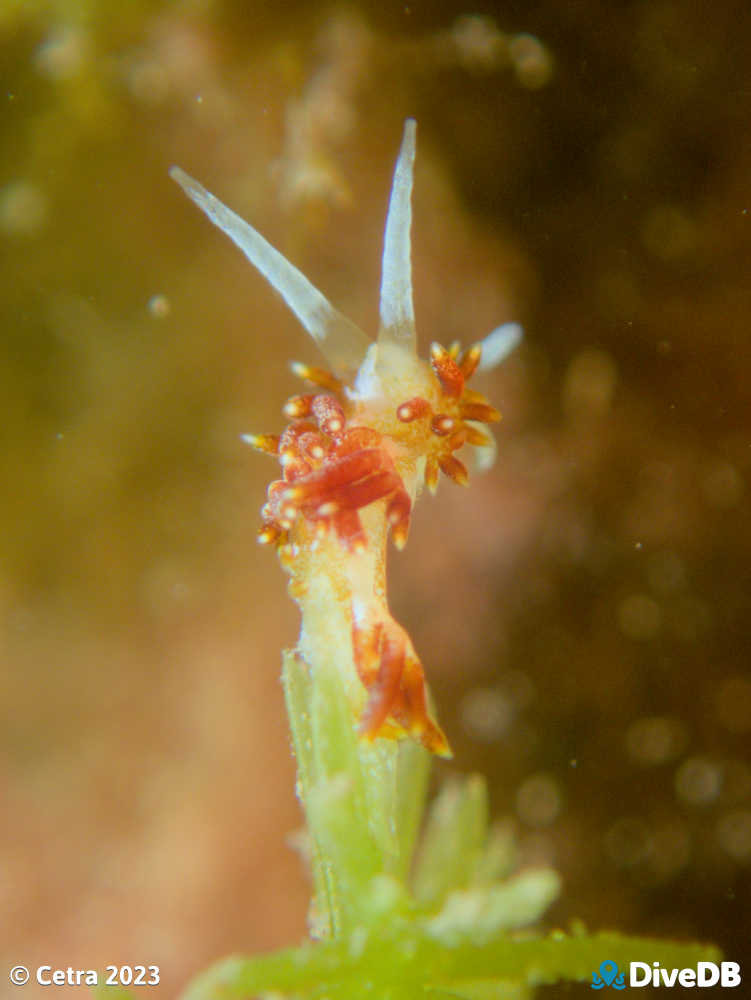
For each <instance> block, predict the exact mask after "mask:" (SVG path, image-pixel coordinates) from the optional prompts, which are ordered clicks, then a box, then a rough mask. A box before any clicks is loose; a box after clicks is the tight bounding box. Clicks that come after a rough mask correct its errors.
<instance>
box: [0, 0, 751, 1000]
mask: <svg viewBox="0 0 751 1000" xmlns="http://www.w3.org/2000/svg"><path fill="white" fill-rule="evenodd" d="M749 51H751V8H749V7H748V5H747V4H744V3H742V2H731V0H718V2H714V3H712V4H709V3H707V2H706V0H702V2H699V3H696V4H691V5H688V4H685V3H681V2H679V0H672V2H671V0H657V2H648V0H642V2H621V3H617V4H610V5H605V4H601V3H596V2H594V0H580V2H577V3H563V2H561V0H540V2H533V3H518V2H508V3H495V4H492V3H483V4H474V5H463V4H460V3H453V2H452V3H441V2H435V3H430V4H424V3H416V2H415V3H407V4H404V3H399V4H383V3H381V4H377V3H370V2H360V3H339V4H317V5H310V4H304V3H295V2H290V3H285V4H272V3H254V2H245V3H241V2H239V0H235V2H211V0H193V2H187V0H186V2H182V3H154V2H147V0H142V2H137V3H129V4H122V5H121V4H116V3H114V2H95V0H88V2H80V0H78V2H75V3H74V2H72V0H68V2H66V0H58V2H41V0H26V2H17V0H4V2H2V4H0V109H1V112H0V254H1V255H2V265H1V267H0V286H1V288H2V294H1V295H0V308H2V311H3V319H2V332H1V333H0V427H1V428H2V430H0V435H1V437H2V446H1V447H0V482H1V483H2V490H0V712H1V713H2V727H1V729H0V733H1V736H0V738H1V739H2V760H1V761H0V788H1V789H2V792H1V793H0V794H1V796H2V797H1V799H0V801H2V803H3V823H2V824H1V825H0V871H2V873H3V874H2V878H0V958H2V960H3V962H4V963H7V965H8V966H10V965H12V964H15V963H16V962H24V964H27V965H29V966H35V965H38V964H42V963H47V964H52V965H53V966H60V967H63V968H64V967H67V966H69V965H70V966H72V967H73V968H82V969H88V968H102V967H104V966H105V965H107V964H118V965H120V964H131V965H133V964H136V963H140V964H146V965H149V964H157V965H159V966H160V967H161V970H162V980H163V986H162V988H160V990H157V991H150V994H151V995H159V996H172V995H174V994H175V992H176V991H177V990H178V988H179V987H180V986H182V985H183V984H184V983H185V982H186V981H187V979H188V978H189V977H190V976H192V975H194V974H195V973H196V972H197V971H198V970H200V969H201V968H203V967H204V966H205V965H207V964H208V963H209V962H210V961H212V960H214V959H216V958H218V957H220V956H222V955H225V954H229V953H230V952H244V953H251V952H257V951H260V950H265V949H269V948H272V947H277V946H281V945H284V944H290V943H294V942H296V941H298V940H299V939H300V938H301V937H302V936H303V934H304V933H305V926H306V925H305V914H306V907H307V900H308V894H309V887H308V884H307V881H306V877H305V873H304V868H303V865H302V863H301V861H300V859H299V858H298V856H297V855H296V854H295V852H294V851H293V850H292V849H291V847H290V843H289V836H290V834H292V833H293V831H295V830H296V829H297V828H299V827H300V825H301V816H300V812H299V809H298V806H297V803H296V801H295V796H294V762H293V760H292V757H291V754H290V750H289V737H288V733H287V724H286V719H285V716H284V707H283V698H282V690H281V685H280V682H279V674H280V650H281V649H282V648H283V647H289V646H292V645H294V643H295V639H296V635H297V625H298V620H297V610H296V608H295V607H294V605H293V604H292V602H291V601H290V600H289V599H288V597H287V596H286V593H285V578H284V575H283V573H282V572H281V571H280V570H279V568H278V566H277V563H276V559H275V557H274V555H273V552H270V551H269V550H267V549H262V548H259V547H258V546H257V545H256V542H255V532H256V528H257V526H258V523H259V517H258V511H259V508H260V506H261V504H262V503H263V499H264V491H265V487H266V484H267V482H268V480H269V479H270V478H271V477H272V475H273V474H274V466H273V463H270V462H268V461H267V460H265V459H264V457H263V456H259V455H255V454H253V453H252V452H250V451H249V449H248V448H247V446H245V445H244V444H243V443H242V441H241V439H240V434H241V433H243V432H247V431H263V432H266V431H268V432H276V431H278V430H279V429H280V428H281V427H282V426H283V422H284V418H283V417H282V415H281V407H282V405H283V402H284V401H285V400H286V398H287V397H288V396H290V395H291V394H292V393H294V392H296V391H297V388H298V386H297V383H296V380H295V379H294V378H293V376H292V375H291V373H290V372H289V369H288V361H289V360H290V359H297V360H303V361H307V362H310V363H319V362H320V358H319V357H318V355H317V352H316V349H315V346H314V345H313V344H312V342H311V341H309V340H308V339H307V338H306V337H305V334H304V333H303V331H302V330H301V328H300V327H299V325H298V323H297V321H296V320H295V318H294V317H293V316H292V315H291V314H290V313H289V312H288V311H287V310H286V309H285V307H284V306H283V305H282V304H281V302H280V301H279V300H278V299H277V298H276V296H275V295H274V294H273V293H272V292H271V291H270V289H269V288H268V287H267V286H266V285H265V283H264V281H263V280H262V279H261V278H260V277H259V276H258V275H257V274H256V273H255V272H254V271H253V269H252V268H251V267H250V265H249V264H248V263H247V261H246V260H245V259H244V258H243V257H242V256H241V254H239V253H238V252H237V251H236V250H235V249H234V248H233V247H232V246H231V245H230V244H229V242H228V241H227V240H226V239H225V238H224V237H223V236H222V235H221V234H219V233H217V232H216V231H215V230H214V229H213V228H212V227H211V226H210V225H209V224H208V223H207V222H206V220H205V219H204V218H203V217H202V216H201V215H200V214H199V213H198V212H196V211H195V209H194V208H193V207H192V206H191V205H189V203H188V202H186V200H185V199H184V197H183V195H182V194H181V192H180V191H179V190H178V188H177V187H176V186H175V185H174V184H173V183H172V181H170V179H169V177H168V174H167V171H168V169H169V167H170V166H171V165H172V164H174V163H178V164H180V165H181V166H182V167H184V168H185V169H186V170H187V171H188V172H189V173H191V174H192V175H193V176H195V177H197V178H198V179H199V180H200V181H201V182H202V183H204V184H205V185H206V186H207V187H208V188H209V189H210V190H212V191H213V192H214V193H215V194H216V195H217V196H218V197H220V198H221V199H222V200H223V201H224V202H226V203H227V204H229V205H231V206H232V207H233V208H234V209H235V210H236V211H238V212H239V213H240V214H241V215H243V216H244V217H245V218H247V219H248V220H249V221H250V222H252V224H253V225H254V226H256V227H257V228H258V229H259V230H260V231H261V232H263V233H264V235H265V236H266V237H267V238H268V239H269V240H270V241H271V242H272V243H273V244H274V245H275V246H277V247H278V248H279V249H280V250H281V251H282V252H283V253H284V254H285V255H286V256H287V257H289V258H290V259H291V260H292V261H293V262H294V263H295V264H296V265H297V266H299V267H300V269H301V270H302V271H303V272H304V273H305V274H306V275H307V276H308V277H309V278H310V279H311V280H312V281H313V282H314V283H315V284H316V286H317V287H319V288H320V289H321V291H323V292H324V294H325V295H326V296H327V297H328V298H329V299H330V301H331V302H332V303H334V304H335V305H336V306H337V308H339V309H341V311H342V312H344V313H345V314H346V315H348V316H350V317H351V318H352V319H353V320H355V321H356V322H357V323H358V324H359V325H361V326H362V327H363V328H364V329H366V330H367V331H369V332H370V333H372V334H375V332H376V324H377V300H378V283H379V276H380V255H381V242H382V227H383V220H384V218H385V210H386V205H387V199H388V191H389V187H390V182H391V171H392V168H393V163H394V159H395V156H396V153H397V150H398V146H399V141H400V137H401V132H402V127H403V122H404V119H405V118H406V117H408V116H414V117H415V118H416V119H417V121H418V153H417V164H416V173H415V194H414V217H413V247H414V251H413V266H414V286H415V311H416V318H417V326H418V332H419V334H420V336H421V343H422V353H423V354H424V355H425V354H426V353H427V348H428V345H429V343H430V342H431V341H432V340H438V341H439V342H441V343H444V344H448V343H450V342H451V341H453V340H455V339H460V340H461V341H462V342H463V343H464V344H465V345H466V344H469V343H472V342H474V341H475V340H479V339H481V338H482V337H483V336H484V335H485V334H486V333H487V332H488V331H489V330H491V329H492V328H493V327H494V326H496V325H497V324H499V323H502V322H505V321H510V320H514V321H518V322H521V323H522V324H523V326H524V328H525V341H524V343H523V344H522V346H521V347H520V348H519V349H518V351H517V352H516V354H515V355H514V356H513V357H512V358H511V359H510V360H509V361H508V362H506V363H505V364H504V365H503V366H502V367H501V368H499V369H497V370H495V371H494V372H492V373H488V374H487V375H485V376H483V377H482V378H478V380H477V388H479V389H480V390H481V391H483V392H484V393H486V394H487V395H488V396H489V397H490V398H491V400H492V401H493V402H494V403H495V404H496V405H497V406H498V407H499V408H500V409H501V411H502V412H503V414H504V420H503V422H502V423H501V425H500V427H499V429H498V430H497V432H496V436H497V440H498V459H497V462H496V464H495V466H494V468H493V469H492V470H491V471H490V472H488V473H487V474H485V475H483V476H479V475H478V476H475V477H474V478H473V481H472V483H471V488H470V489H469V490H468V491H464V490H461V489H460V488H458V487H456V486H454V485H453V484H451V483H448V482H447V481H445V480H444V482H443V483H442V484H441V487H440V490H439V494H438V496H437V497H436V498H435V499H431V498H427V497H426V498H424V499H423V500H421V501H420V503H419V504H418V506H417V509H416V512H415V516H414V519H413V525H412V531H411V536H410V539H409V544H408V546H407V548H406V549H405V551H404V552H403V553H396V552H392V554H391V555H390V591H391V596H390V599H391V603H392V606H393V610H394V612H395V614H396V616H397V617H398V618H399V619H400V620H401V621H402V622H403V623H404V624H405V625H406V626H407V627H408V629H409V631H410V634H411V636H412V638H413V640H414V643H415V647H416V649H417V650H418V652H419V654H420V656H421V659H422V661H423V663H424V664H425V668H426V672H427V675H428V679H429V681H430V684H431V688H432V691H433V695H434V698H435V702H436V705H437V710H438V715H439V718H440V720H441V723H442V725H443V727H444V728H445V730H446V732H447V734H448V736H449V739H450V741H451V744H452V746H453V749H454V752H455V759H454V761H452V762H450V763H443V762H442V763H439V764H437V765H436V768H435V780H436V782H437V783H438V782H440V781H441V779H442V778H444V777H445V776H447V775H450V774H452V773H458V772H462V773H464V772H469V771H479V772H482V773H484V774H485V775H486V776H487V778H488V781H489V785H490V793H491V804H492V808H493V812H494V814H495V815H496V816H497V817H498V819H499V821H502V822H506V823H508V824H509V828H510V829H513V830H514V832H515V835H516V836H517V838H518V845H519V861H520V865H525V864H538V863H545V864H552V865H553V866H555V867H556V868H557V869H558V870H559V871H560V873H561V875H562V876H563V879H564V891H563V894H562V897H561V899H560V901H559V902H558V903H557V904H556V906H555V907H554V909H553V910H552V911H551V913H550V915H549V919H548V924H549V925H550V926H568V925H569V924H570V922H571V921H572V920H573V919H575V918H578V919H581V920H583V921H584V922H585V923H586V924H587V925H588V926H589V927H591V928H593V929H597V928H600V927H613V928H618V929H620V930H623V931H627V932H631V933H635V934H639V935H653V936H670V937H676V938H686V939H692V938H698V939H703V940H713V941H715V942H717V943H718V944H719V945H720V946H721V947H723V949H724V950H725V952H726V957H727V958H728V959H731V960H734V961H740V962H741V963H743V961H744V958H745V957H746V956H747V955H748V953H749V951H748V933H749V932H748V928H749V926H750V925H751V912H750V911H751V904H750V899H751V896H750V890H751V884H750V883H751V878H750V873H751V757H750V754H749V745H750V741H751V672H750V670H749V665H750V661H751V627H750V626H749V621H750V619H751V517H750V516H749V514H750V511H749V472H750V471H751V392H750V390H749V386H750V385H751V337H750V334H749V319H750V318H751V128H749V122H750V121H751V63H750V62H749V59H748V53H749ZM603 958H607V956H603ZM748 974H749V975H751V967H749V970H748ZM7 988H8V987H7V986H6V985H5V982H4V983H3V986H2V987H0V989H7ZM746 988H747V987H746V986H745V984H744V986H742V987H741V988H740V989H739V990H738V991H737V992H736V994H735V995H736V996H739V995H740V994H741V991H742V990H745V989H746ZM585 990H586V991H587V992H586V993H585ZM542 992H543V994H544V993H545V991H542ZM44 993H45V991H44V990H43V989H42V988H40V987H37V986H34V985H29V986H27V987H26V988H25V990H24V993H23V995H24V996H25V997H26V998H27V1000H32V998H33V1000H36V997H37V996H42V995H44ZM547 993H548V994H549V995H553V991H550V990H549V991H547ZM564 994H565V995H571V996H573V995H582V996H585V995H591V994H588V988H587V987H584V986H578V987H577V986H572V987H566V988H556V990H555V995H564ZM14 995H20V994H18V993H17V992H15V991H14Z"/></svg>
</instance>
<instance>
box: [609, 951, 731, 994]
mask: <svg viewBox="0 0 751 1000" xmlns="http://www.w3.org/2000/svg"><path fill="white" fill-rule="evenodd" d="M740 985H741V967H740V965H738V963H737V962H721V963H720V964H719V965H718V964H717V962H699V963H698V964H697V966H696V968H695V969H691V968H689V969H663V967H662V966H661V965H660V963H659V962H652V964H651V965H650V964H649V962H631V963H630V965H629V967H628V982H626V973H625V972H620V971H619V969H618V965H617V963H616V962H613V961H611V959H606V960H605V961H604V962H601V963H600V971H599V972H593V973H592V982H591V983H590V986H591V987H592V989H593V990H602V989H605V987H612V988H613V989H614V990H625V989H626V987H627V986H630V987H632V989H634V988H636V989H638V988H639V987H641V986H667V987H672V986H682V987H683V988H684V989H692V988H695V987H697V986H698V987H699V989H702V988H705V989H706V987H708V986H727V987H731V988H732V987H733V986H740Z"/></svg>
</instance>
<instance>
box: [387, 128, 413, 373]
mask: <svg viewBox="0 0 751 1000" xmlns="http://www.w3.org/2000/svg"><path fill="white" fill-rule="evenodd" d="M416 133H417V122H416V121H415V120H414V119H413V118H408V119H407V121H406V122H405V124H404V138H403V139H402V148H401V150H400V151H399V158H398V159H397V161H396V169H395V170H394V183H393V184H392V186H391V200H390V201H389V211H388V216H387V217H386V232H385V234H384V238H383V265H382V271H381V328H380V330H379V332H378V341H379V343H381V344H386V343H395V344H399V345H400V346H402V347H405V348H406V349H407V350H409V351H410V352H411V353H412V354H414V353H415V352H416V350H417V338H416V334H415V312H414V307H413V305H412V260H411V249H412V248H411V243H410V228H411V226H412V204H411V199H412V175H413V167H414V162H415V142H416Z"/></svg>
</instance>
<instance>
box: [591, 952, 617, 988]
mask: <svg viewBox="0 0 751 1000" xmlns="http://www.w3.org/2000/svg"><path fill="white" fill-rule="evenodd" d="M624 975H625V973H624V972H621V973H619V972H618V966H617V964H616V963H615V962H611V961H610V959H606V960H605V961H604V962H601V963H600V975H599V976H598V975H597V973H596V972H593V973H592V982H591V983H590V986H591V988H592V989H593V990H601V989H602V988H603V987H604V986H612V987H613V989H614V990H625V989H626V984H625V982H624V981H623V977H624Z"/></svg>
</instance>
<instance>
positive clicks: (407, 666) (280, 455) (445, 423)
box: [171, 119, 520, 756]
mask: <svg viewBox="0 0 751 1000" xmlns="http://www.w3.org/2000/svg"><path fill="white" fill-rule="evenodd" d="M415 138H416V124H415V122H414V121H413V120H411V119H410V120H408V121H407V122H406V124H405V128H404V138H403V141H402V146H401V150H400V153H399V157H398V159H397V163H396V169H395V173H394V182H393V186H392V190H391V198H390V202H389V209H388V215H387V221H386V231H385V236H384V250H383V270H382V280H381V295H380V327H379V331H378V337H377V339H376V340H375V341H371V340H370V338H369V337H367V336H366V334H364V333H363V332H362V331H361V330H360V329H359V328H358V327H357V326H356V325H355V324H354V323H352V322H351V321H350V320H348V319H347V318H346V317H344V316H343V315H342V314H341V313H339V312H338V311H337V310H336V309H334V307H333V306H332V305H331V304H330V303H329V302H328V301H327V300H326V299H325V298H324V296H323V295H322V294H321V293H320V292H319V291H318V290H317V289H316V288H314V287H313V285H312V284H311V283H310V282H309V281H308V279H307V278H306V277H305V276H304V275H303V274H301V273H300V271H298V270H297V268H295V267H294V266H293V265H292V264H290V263H289V261H287V260H286V259H285V258H284V257H283V256H282V255H281V254H280V253H279V252H278V251H277V250H275V249H274V248H273V247H272V246H271V245H270V244H269V243H267V242H266V240H265V239H264V238H263V237H262V236H261V235H260V234H259V233H257V232H256V230H255V229H253V227H252V226H250V225H248V223H246V222H245V221H243V220H242V219H241V218H240V217H239V216H237V215H235V214H234V213H233V212H231V211H230V210H229V209H228V208H226V207H225V206H224V205H222V203H221V202H219V201H218V200H217V199H216V198H214V196H213V195H211V194H209V192H208V191H206V190H205V189H204V188H202V187H201V185H200V184H198V183H197V182H196V181H194V180H193V179H192V178H190V177H188V175H187V174H185V173H184V172H183V171H182V170H180V169H179V168H177V167H173V168H172V171H171V174H172V176H173V177H174V179H175V180H176V181H177V182H178V183H179V184H180V185H181V186H182V188H183V189H184V190H185V192H186V194H187V195H188V196H189V197H190V198H191V199H192V200H193V201H194V202H195V203H196V204H197V205H198V206H199V207H200V208H201V209H202V210H203V211H204V212H205V213H206V214H207V215H208V216H209V218H210V219H211V220H212V222H214V223H215V224H216V225H217V226H219V227H220V228H221V229H222V230H223V231H224V232H225V233H226V234H227V235H228V236H229V237H230V238H231V239H232V240H233V241H234V242H235V243H236V244H237V245H238V246H239V247H240V249H241V250H242V251H243V252H244V253H245V255H246V256H247V257H248V259H249V260H250V261H251V263H253V264H254V266H255V267H256V268H258V270H259V271H260V272H261V273H262V274H263V275H264V276H265V277H266V278H267V279H268V281H269V282H270V284H271V285H272V286H273V287H274V288H275V289H276V290H277V291H278V292H279V293H280V294H281V295H282V296H283V298H284V299H285V301H286V302H287V304H288V305H289V307H290V308H291V309H292V311H293V312H294V313H295V314H296V315H297V317H298V318H299V319H300V321H301V323H302V324H303V326H304V327H305V329H306V330H307V331H308V333H309V334H310V335H311V336H312V337H313V339H314V340H315V341H316V343H317V344H318V346H319V347H320V349H321V351H322V353H323V355H324V357H325V358H326V360H327V362H328V365H329V368H328V369H326V368H319V367H314V366H311V365H305V364H299V363H298V364H295V365H293V369H292V370H293V372H294V373H295V374H296V375H297V376H298V377H300V378H302V379H303V380H304V381H305V382H306V383H307V384H308V390H309V391H307V392H305V393H302V394H300V395H297V396H293V397H292V398H291V399H290V400H288V402H287V403H286V405H285V407H284V413H285V416H286V417H287V418H288V419H289V421H290V422H289V424H288V425H287V427H286V428H285V430H284V431H283V432H282V434H281V435H279V436H275V435H244V439H245V440H246V441H247V442H248V443H249V444H251V445H252V446H253V447H254V448H256V449H258V450H260V451H263V452H266V453H268V454H271V455H274V456H276V458H277V459H278V461H279V464H280V467H281V476H280V478H279V479H276V480H274V482H272V483H271V485H270V486H269V488H268V494H267V501H266V503H265V505H264V507H263V509H262V518H263V524H262V527H261V529H260V532H259V541H261V542H263V543H266V544H269V543H274V544H276V546H277V548H278V551H279V555H280V559H281V561H282V564H283V565H284V567H285V569H287V571H288V572H289V573H290V576H291V578H292V579H291V583H290V591H291V593H292V595H293V596H294V597H295V599H296V600H297V601H298V603H299V604H300V606H301V608H302V611H303V636H304V635H305V633H306V612H309V617H312V615H313V613H314V612H315V614H316V615H318V616H319V617H320V616H321V615H322V614H323V615H325V609H324V610H323V611H322V610H321V599H320V595H321V594H323V595H324V598H325V600H327V601H329V602H331V601H334V602H336V603H337V605H338V607H339V610H340V611H341V609H342V608H344V609H345V612H346V613H345V615H344V616H343V617H342V621H346V623H347V627H348V630H349V633H350V634H349V635H348V636H347V641H348V642H351V649H352V656H351V660H352V665H353V668H354V669H353V671H350V673H351V674H352V676H349V677H345V678H344V681H345V684H347V686H348V688H349V689H350V691H351V692H353V694H352V697H353V700H354V701H357V702H359V714H360V730H361V733H362V734H363V736H364V737H365V738H368V739H374V738H376V737H379V736H389V737H394V736H397V737H398V736H402V735H409V736H411V737H413V738H415V739H417V740H418V741H419V742H421V743H422V744H423V745H424V746H425V747H427V749H429V750H431V751H432V752H434V753H437V754H439V755H443V756H450V750H449V747H448V743H447V741H446V738H445V736H444V734H443V732H442V731H441V729H440V727H439V726H438V724H437V723H436V721H435V719H434V718H433V716H432V714H431V712H430V709H429V706H428V698H427V689H426V684H425V677H424V672H423V669H422V665H421V663H420V661H419V659H418V657H417V655H416V653H415V651H414V648H413V646H412V643H411V641H410V639H409V636H408V635H407V633H406V632H405V631H404V629H403V628H402V627H401V626H400V625H398V624H397V622H396V621H395V620H394V619H393V617H392V616H391V614H390V612H389V610H388V605H387V602H386V593H385V549H386V538H387V535H388V534H389V533H390V535H391V538H392V540H393V541H394V543H395V545H396V546H397V548H400V549H401V548H403V547H404V545H405V543H406V541H407V533H408V530H409V523H410V517H411V512H412V505H413V503H414V501H415V498H416V496H417V494H418V493H419V491H420V489H421V487H422V485H423V483H425V484H426V485H427V486H428V488H429V489H430V490H431V491H435V489H436V486H437V483H438V478H439V474H440V472H443V473H444V474H445V475H446V476H448V477H449V478H450V479H452V480H453V481H454V482H455V483H459V484H461V485H466V484H467V482H468V472H467V468H466V466H465V465H464V463H463V462H462V461H461V459H460V458H458V457H457V455H456V452H457V451H458V450H459V449H460V448H462V447H463V446H464V445H465V444H466V445H471V446H474V447H476V448H477V449H480V450H485V451H487V450H489V449H490V448H491V447H492V443H493V442H492V438H491V437H490V435H489V434H488V432H487V431H486V430H485V429H484V428H483V425H485V424H488V423H492V422H494V421H497V420H499V419H500V414H499V413H498V411H497V410H496V409H495V408H494V407H492V406H491V405H490V403H489V402H488V400H487V399H486V398H485V397H484V396H482V395H480V394H479V393H477V392H474V391H473V390H471V389H469V388H467V381H468V379H469V378H470V377H471V376H472V375H473V374H474V372H475V371H476V370H477V369H478V367H482V364H483V360H482V359H483V349H484V348H485V349H486V356H487V355H490V359H491V361H492V362H494V363H497V362H498V361H499V360H501V359H502V358H503V357H505V356H506V354H508V353H509V351H510V350H512V349H513V347H514V346H515V345H516V342H517V341H518V339H519V336H520V331H519V328H518V327H516V326H515V325H514V324H507V325H506V326H504V327H500V328H499V329H498V330H496V331H494V332H493V333H492V334H490V335H489V337H488V338H486V341H485V342H484V344H476V345H475V346H473V347H470V348H469V349H468V350H465V351H462V350H461V348H460V346H459V345H458V344H453V345H451V346H450V347H449V348H444V347H441V346H440V345H439V344H435V343H434V344H433V345H432V346H431V349H430V358H429V360H427V361H426V360H423V359H421V358H419V357H418V356H417V352H416V334H415V321H414V309H413V304H412V277H411V273H412V272H411V258H410V254H411V246H410V228H411V193H412V177H413V164H414V159H415ZM322 581H323V582H325V586H324V585H323V583H322ZM311 609H314V610H311ZM309 631H310V630H309V629H308V632H309ZM330 641H331V642H336V641H337V640H336V638H335V637H334V638H331V639H330Z"/></svg>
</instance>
